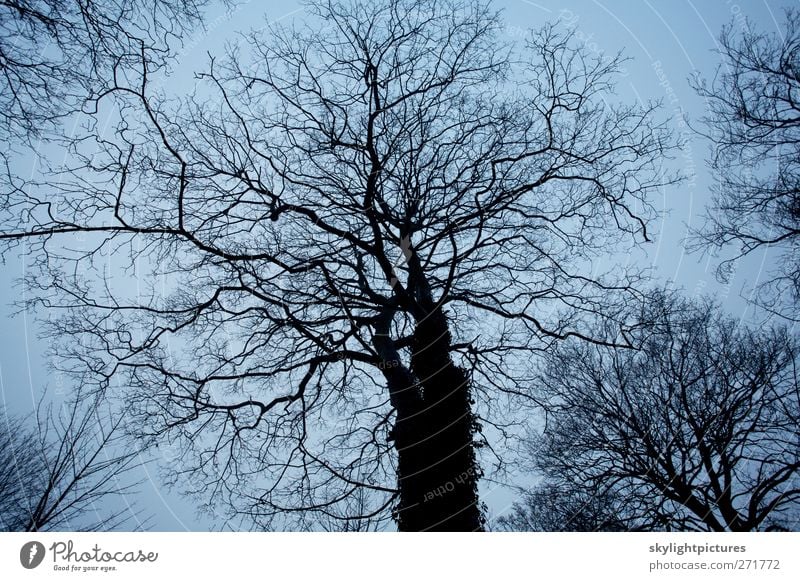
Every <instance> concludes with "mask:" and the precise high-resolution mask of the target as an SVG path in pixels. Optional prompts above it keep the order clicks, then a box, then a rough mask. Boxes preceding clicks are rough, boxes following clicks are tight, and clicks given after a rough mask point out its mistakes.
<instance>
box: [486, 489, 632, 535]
mask: <svg viewBox="0 0 800 581" xmlns="http://www.w3.org/2000/svg"><path fill="white" fill-rule="evenodd" d="M623 507H624V502H621V501H620V500H619V499H616V498H614V497H613V492H609V491H603V492H602V493H600V494H593V493H592V492H589V491H587V490H586V489H584V488H580V487H577V486H570V487H568V488H565V487H564V486H563V485H561V486H559V485H557V484H554V483H543V484H539V485H537V486H535V487H533V488H532V489H530V490H526V491H524V492H523V500H522V501H521V502H516V503H514V506H512V508H511V511H510V512H509V513H508V514H505V515H502V516H501V517H500V518H498V519H497V527H498V528H499V529H500V530H506V531H526V532H586V531H604V532H614V531H625V530H629V524H628V522H627V519H626V518H625V516H624V514H623Z"/></svg>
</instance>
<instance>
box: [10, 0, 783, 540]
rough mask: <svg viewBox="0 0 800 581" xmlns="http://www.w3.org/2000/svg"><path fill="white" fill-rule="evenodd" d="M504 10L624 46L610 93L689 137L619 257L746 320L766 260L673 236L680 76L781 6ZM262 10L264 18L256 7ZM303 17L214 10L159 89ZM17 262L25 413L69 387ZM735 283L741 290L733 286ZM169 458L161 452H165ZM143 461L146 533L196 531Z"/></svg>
mask: <svg viewBox="0 0 800 581" xmlns="http://www.w3.org/2000/svg"><path fill="white" fill-rule="evenodd" d="M495 5H496V6H497V8H501V9H503V10H504V13H503V18H504V19H505V22H506V27H505V34H506V35H508V36H509V37H513V38H521V37H522V36H524V35H525V34H526V30H527V29H529V28H531V27H533V28H535V27H538V26H539V25H541V24H543V23H544V22H546V21H549V20H554V19H560V20H561V21H562V22H564V23H565V24H567V25H570V26H572V27H574V28H575V30H576V38H577V40H578V42H580V43H583V44H584V45H585V47H586V48H587V49H588V50H590V51H591V52H593V53H596V54H598V55H614V54H616V53H617V52H618V51H623V53H624V55H625V56H626V57H630V59H631V60H630V61H628V62H626V63H625V65H624V71H622V72H621V74H620V75H619V76H618V85H617V89H618V96H619V98H620V99H621V100H624V101H633V100H642V101H648V100H653V99H660V100H662V101H663V104H664V109H663V114H664V115H669V116H671V117H672V121H671V122H672V123H673V126H674V129H675V131H676V133H678V134H682V135H683V136H684V137H686V138H687V142H686V145H685V146H684V149H683V150H682V152H680V154H679V155H678V156H677V158H676V159H675V161H674V162H673V163H675V164H676V165H677V166H678V167H680V168H682V169H683V170H684V171H685V172H686V173H687V174H688V175H689V179H688V180H687V181H686V182H685V183H684V184H682V185H680V186H676V187H671V188H666V189H665V190H664V191H663V192H661V194H660V196H659V198H658V199H657V200H655V202H656V205H657V206H658V207H660V208H661V209H663V210H664V211H665V216H664V217H663V219H661V220H660V221H659V223H658V224H656V231H655V236H654V242H653V243H651V244H650V245H647V246H646V247H644V248H642V249H641V250H639V251H637V252H636V253H634V254H632V255H631V256H630V257H628V259H629V260H632V261H636V262H637V263H639V264H642V265H648V266H652V267H654V269H655V272H656V275H657V276H658V277H659V279H660V280H661V281H663V282H669V283H672V284H674V285H676V286H678V287H682V288H684V289H685V291H686V292H687V293H688V294H701V293H705V294H711V295H713V296H715V297H716V298H717V299H718V300H720V301H721V302H722V303H723V304H724V306H725V307H726V309H727V310H728V311H729V312H730V313H731V314H732V315H734V316H737V317H741V318H742V319H743V320H746V319H748V318H749V317H750V316H751V315H752V313H751V311H750V310H749V309H748V308H747V305H746V302H745V301H744V300H743V299H742V297H741V296H740V295H741V294H742V293H743V292H744V293H745V294H746V289H747V288H749V286H750V285H752V284H753V283H755V282H757V281H758V279H759V277H760V276H763V273H765V272H766V270H767V269H768V268H769V265H770V262H771V260H772V258H771V257H770V256H769V255H767V254H763V253H761V254H758V253H757V254H755V255H754V256H752V257H750V258H749V259H748V260H747V261H746V262H743V263H742V264H741V265H740V266H739V267H738V268H737V270H736V273H735V276H734V277H733V278H732V280H731V282H730V283H729V284H727V285H722V284H720V283H718V282H717V281H716V279H715V276H714V271H713V266H714V264H715V263H716V259H713V258H712V259H709V257H703V256H700V255H694V254H691V255H690V254H687V253H686V252H685V250H684V248H683V239H684V237H685V236H686V234H687V227H688V226H689V225H698V223H699V220H700V215H701V213H702V212H703V209H704V207H705V205H706V204H707V203H708V202H709V199H710V194H709V187H710V185H711V183H712V176H711V175H710V174H709V172H708V170H707V167H706V161H705V159H706V157H707V155H708V143H706V142H705V141H704V140H703V139H702V138H699V137H698V136H696V135H695V134H693V133H691V132H689V130H688V126H687V125H686V123H685V121H684V117H683V116H685V117H686V118H688V120H689V123H693V122H697V121H698V120H699V118H700V117H701V116H702V115H703V113H704V110H705V103H704V102H703V100H702V99H701V98H699V97H698V96H697V95H696V94H695V93H694V92H693V90H692V89H691V88H690V86H689V84H688V82H687V79H688V78H689V76H690V75H691V74H693V73H694V72H699V73H700V74H702V75H704V76H706V77H710V76H711V75H713V73H714V70H715V68H716V67H717V65H718V64H719V58H718V56H717V55H716V54H714V52H713V50H714V49H715V47H716V39H717V37H718V35H719V32H720V29H721V27H722V26H723V25H724V24H729V23H731V22H733V24H734V26H735V27H736V26H741V24H742V22H743V19H744V18H745V17H746V18H749V19H751V20H752V21H753V22H754V23H755V24H756V26H757V27H758V28H759V29H760V30H763V31H766V32H771V31H778V30H779V28H780V22H781V21H782V14H783V8H784V7H786V6H789V5H790V4H788V3H787V2H772V1H767V0H759V1H756V0H753V1H750V2H743V1H742V2H734V1H732V0H709V1H703V2H700V1H698V0H695V1H690V0H650V1H648V0H644V1H641V2H630V1H623V0H605V1H603V2H599V1H595V0H572V1H569V0H567V1H558V2H557V1H555V0H538V1H537V2H532V1H528V0H509V1H502V2H501V1H497V2H495ZM265 9H266V14H265ZM292 18H297V19H302V18H303V9H302V8H301V7H300V6H299V5H298V4H297V3H296V2H287V1H280V2H269V3H262V2H245V3H242V4H241V5H240V6H239V7H238V8H236V9H234V10H233V11H232V12H230V13H227V12H225V11H224V10H216V11H212V13H211V14H210V18H209V24H208V26H207V29H206V30H205V31H198V32H196V33H195V34H194V35H192V36H190V37H189V38H188V39H187V41H186V43H185V46H184V48H183V49H182V50H181V51H180V54H179V62H178V63H177V65H176V66H175V67H174V71H175V72H174V74H173V75H172V76H170V77H168V78H165V79H164V80H163V84H164V88H165V90H167V91H169V92H174V93H176V94H182V93H186V92H189V91H190V90H191V89H192V83H193V82H194V81H193V74H192V73H193V71H195V70H201V69H203V67H204V65H205V64H206V63H207V59H208V56H207V55H208V53H210V54H212V55H213V54H221V52H222V50H223V49H224V47H225V44H226V42H229V41H230V40H231V39H232V38H234V36H235V33H236V32H237V31H246V30H248V29H250V28H253V27H255V28H259V26H260V24H259V23H263V22H266V21H267V20H277V19H286V20H288V19H292ZM26 260H27V257H26V256H25V255H24V254H21V255H15V254H11V255H9V256H8V257H7V262H6V264H5V265H4V266H2V267H0V321H2V322H1V323H0V325H2V333H0V392H1V393H0V397H1V398H2V402H3V403H4V404H5V405H6V406H7V407H8V408H9V409H10V410H11V411H14V412H18V413H26V412H30V411H32V409H33V406H34V404H35V402H36V400H37V399H38V398H39V395H40V394H41V393H42V389H43V388H44V386H47V387H48V391H49V393H50V394H52V395H55V396H58V395H59V394H60V393H61V392H62V391H63V390H64V389H68V386H65V385H62V384H61V380H60V378H59V377H56V376H52V375H50V374H49V373H48V370H47V365H48V361H47V360H46V358H45V356H44V353H45V351H46V348H47V344H46V343H45V342H44V341H43V340H41V339H39V338H38V337H37V334H38V332H39V328H38V327H37V325H36V320H35V319H36V317H35V314H34V313H22V314H19V315H17V316H15V317H11V311H12V308H11V307H10V303H11V302H12V301H14V300H16V299H19V298H21V297H23V296H24V294H25V293H26V289H25V288H24V287H20V286H15V284H14V281H15V280H16V279H18V278H19V276H20V275H21V274H22V273H23V272H24V269H25V267H26ZM743 289H744V290H743ZM165 458H166V459H167V460H168V459H169V458H168V452H167V453H165ZM154 468H155V466H154V465H152V466H151V467H150V468H149V470H150V472H148V473H144V477H145V478H146V479H147V481H146V483H145V484H144V486H143V488H142V494H141V499H140V502H141V504H142V506H143V507H144V508H145V512H146V513H151V514H153V515H154V516H155V518H154V520H153V526H154V528H155V529H156V530H197V529H206V528H208V526H209V525H210V524H211V522H210V521H209V520H207V519H206V520H196V519H195V518H194V510H193V508H192V504H191V503H190V502H188V501H186V500H184V499H182V498H180V497H179V496H178V495H177V494H174V493H170V492H168V491H167V490H165V489H164V487H163V486H161V484H160V483H159V478H158V475H157V471H156V470H155V469H154ZM482 497H483V500H484V501H485V502H486V503H487V505H488V506H489V509H490V511H491V513H492V514H493V515H495V516H496V515H498V514H501V513H502V512H503V511H504V510H505V509H507V508H508V506H509V504H510V502H512V501H513V499H514V496H513V494H512V493H510V491H509V490H508V489H506V488H504V487H500V486H496V485H485V486H484V488H483V490H482Z"/></svg>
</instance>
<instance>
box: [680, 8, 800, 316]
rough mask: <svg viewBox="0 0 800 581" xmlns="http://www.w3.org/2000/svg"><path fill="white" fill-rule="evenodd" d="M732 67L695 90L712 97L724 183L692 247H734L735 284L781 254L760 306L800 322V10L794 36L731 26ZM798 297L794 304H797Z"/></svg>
mask: <svg viewBox="0 0 800 581" xmlns="http://www.w3.org/2000/svg"><path fill="white" fill-rule="evenodd" d="M719 44H720V55H721V57H722V61H723V62H722V64H721V65H720V68H719V69H718V71H717V74H716V75H715V77H714V79H713V81H711V82H707V81H705V80H703V79H700V78H696V79H694V81H693V85H694V87H695V89H696V91H697V92H698V94H699V95H700V96H701V97H704V98H705V99H706V104H707V107H708V112H707V115H706V116H705V117H704V119H703V122H704V125H705V131H704V132H705V133H706V134H707V137H708V138H709V139H710V141H711V143H712V155H711V158H710V161H709V164H710V166H711V169H712V170H713V172H714V175H715V177H716V180H717V181H716V185H715V186H714V188H713V194H714V197H713V201H712V204H711V206H710V207H709V208H708V213H707V215H706V220H705V224H704V226H703V227H702V228H701V229H700V230H697V231H695V232H693V233H692V237H691V238H692V241H691V246H693V247H694V248H695V249H703V250H706V249H708V248H709V247H710V248H713V249H722V248H727V247H732V248H735V249H736V250H737V252H736V254H735V255H734V256H733V257H732V258H729V259H727V260H725V261H723V262H721V264H720V265H719V269H718V275H719V277H720V278H721V279H722V280H727V279H728V278H729V275H730V272H731V270H732V268H733V265H734V263H735V261H736V260H738V259H739V258H741V257H743V256H745V255H747V254H750V253H751V252H753V251H756V250H759V249H762V250H763V249H767V248H775V249H776V250H778V251H780V252H781V253H782V254H781V257H780V260H779V261H776V264H777V265H779V266H777V267H776V269H775V270H774V271H773V272H772V273H771V274H770V275H768V276H767V278H766V279H765V280H764V281H763V282H762V283H761V284H760V288H759V293H758V294H757V298H758V302H759V303H761V304H762V306H764V307H766V308H768V309H769V310H771V311H773V312H777V313H779V314H781V315H782V316H784V317H788V318H792V319H796V315H795V314H794V313H795V310H796V305H797V304H798V299H800V254H798V251H797V249H798V243H800V11H797V10H787V12H786V18H785V30H784V31H782V33H780V34H774V35H767V34H763V33H759V32H757V31H756V30H755V29H754V28H753V27H752V25H751V24H750V23H746V24H745V27H744V30H743V31H742V32H741V33H739V32H737V30H736V29H735V27H734V26H733V25H729V26H727V27H725V28H724V29H723V31H722V35H721V36H720V40H719ZM787 299H788V300H787Z"/></svg>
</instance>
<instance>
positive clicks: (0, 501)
mask: <svg viewBox="0 0 800 581" xmlns="http://www.w3.org/2000/svg"><path fill="white" fill-rule="evenodd" d="M98 404H100V402H99V401H98V400H97V399H94V400H93V401H82V400H81V398H74V399H72V400H71V401H70V402H67V403H65V404H64V405H63V406H62V407H61V409H60V410H59V411H58V412H54V411H53V408H52V406H46V407H45V406H42V405H40V407H39V410H38V411H37V414H36V416H35V418H34V419H35V422H33V423H32V424H29V422H28V421H26V420H25V419H22V418H19V417H9V416H8V415H7V414H6V415H5V417H4V418H3V420H4V422H3V424H2V429H1V430H0V450H2V451H0V526H2V529H3V530H6V531H42V530H44V531H51V530H80V531H95V530H109V529H114V528H117V527H123V526H126V525H127V524H128V522H129V521H130V520H131V519H134V520H137V521H138V516H139V511H138V509H137V508H135V503H134V502H133V500H132V497H131V493H132V492H133V491H134V489H135V486H136V484H137V482H136V481H135V480H132V479H131V474H130V473H131V471H132V470H133V469H134V468H136V467H137V466H138V465H139V462H138V459H139V458H138V453H137V452H136V451H135V450H132V448H131V446H130V444H129V443H128V442H127V439H126V438H124V436H123V435H122V433H121V432H120V431H119V426H120V420H115V421H112V422H109V421H108V420H107V419H104V418H102V417H101V411H100V409H99V407H98ZM141 526H142V523H141V522H137V524H136V528H141Z"/></svg>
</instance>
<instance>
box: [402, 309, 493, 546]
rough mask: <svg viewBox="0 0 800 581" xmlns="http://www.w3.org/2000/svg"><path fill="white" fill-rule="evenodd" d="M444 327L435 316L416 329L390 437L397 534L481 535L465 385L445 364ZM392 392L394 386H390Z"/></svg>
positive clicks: (459, 373) (441, 316) (446, 333)
mask: <svg viewBox="0 0 800 581" xmlns="http://www.w3.org/2000/svg"><path fill="white" fill-rule="evenodd" d="M450 340H451V337H450V333H449V331H448V329H447V320H446V318H445V316H444V314H443V313H442V311H441V310H440V309H438V308H437V309H435V310H434V311H433V312H431V313H430V314H429V315H428V316H427V317H425V318H424V319H423V320H421V321H419V322H418V323H417V326H416V329H415V334H414V345H413V353H412V358H411V370H410V371H411V372H412V374H413V376H411V375H409V376H411V377H412V379H413V380H415V383H413V384H412V385H408V386H406V387H405V390H407V391H410V392H412V393H413V394H414V397H413V398H405V399H406V401H408V400H409V399H413V400H414V401H415V403H414V404H413V406H412V407H410V408H409V409H403V410H400V409H398V413H397V419H396V423H395V427H394V430H393V437H394V440H395V447H396V449H397V453H398V458H399V467H398V472H399V474H398V482H399V488H400V503H399V506H398V508H397V514H396V516H397V522H398V527H399V529H400V530H401V531H481V530H483V525H484V519H483V516H482V514H481V511H480V506H479V501H478V485H477V483H478V479H479V478H480V472H479V468H478V466H477V464H476V462H475V453H474V444H473V434H474V432H475V426H476V422H475V418H474V416H473V414H472V409H471V405H470V404H471V398H470V388H469V382H468V381H467V378H466V375H465V374H464V372H463V371H462V370H461V369H459V368H458V367H457V366H456V365H454V363H453V361H452V359H451V358H450V354H449V348H450ZM395 387H396V388H398V387H400V385H399V384H395Z"/></svg>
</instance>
